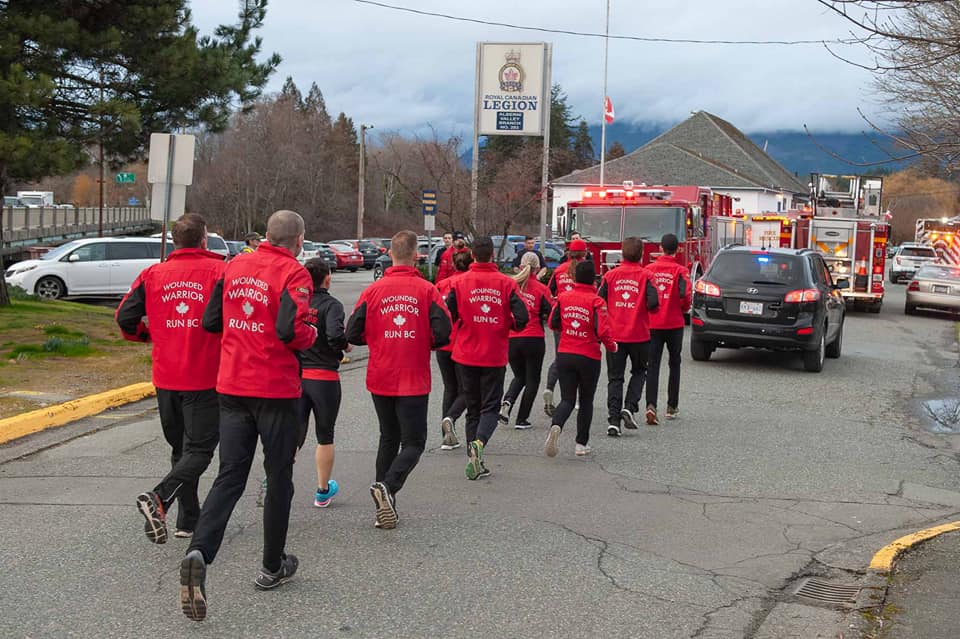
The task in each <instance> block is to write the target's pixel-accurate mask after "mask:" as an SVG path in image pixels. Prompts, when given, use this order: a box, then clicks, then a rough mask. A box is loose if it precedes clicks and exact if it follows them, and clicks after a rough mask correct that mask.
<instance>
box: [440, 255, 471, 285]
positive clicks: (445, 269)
mask: <svg viewBox="0 0 960 639" xmlns="http://www.w3.org/2000/svg"><path fill="white" fill-rule="evenodd" d="M457 250H458V249H457V248H456V247H454V246H448V247H447V249H446V250H445V251H444V252H443V253H441V254H440V268H438V269H437V277H436V279H435V282H436V283H437V284H439V283H440V282H442V281H443V280H445V279H447V278H448V277H450V276H451V275H453V274H454V273H456V272H457V269H456V267H455V266H454V265H453V256H454V254H455V253H456V252H457ZM459 250H460V251H464V252H465V251H469V250H470V249H467V248H462V249H459Z"/></svg>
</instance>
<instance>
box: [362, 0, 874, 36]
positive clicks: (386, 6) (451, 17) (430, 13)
mask: <svg viewBox="0 0 960 639" xmlns="http://www.w3.org/2000/svg"><path fill="white" fill-rule="evenodd" d="M353 1H354V2H356V3H358V4H366V5H372V6H375V7H381V8H384V9H392V10H394V11H404V12H406V13H414V14H417V15H421V16H430V17H432V18H443V19H445V20H454V21H456V22H472V23H474V24H483V25H487V26H492V27H505V28H507V29H521V30H524V31H539V32H542V33H559V34H562V35H572V36H583V37H587V38H605V37H609V38H610V39H612V40H631V41H634V42H660V43H667V44H732V45H738V44H739V45H761V46H762V45H775V46H797V45H810V44H816V45H825V44H827V41H826V40H695V39H690V38H659V37H645V36H631V35H613V34H611V35H609V36H607V35H605V34H603V33H592V32H590V31H570V30H567V29H550V28H547V27H533V26H529V25H521V24H510V23H508V22H495V21H492V20H481V19H479V18H467V17H464V16H455V15H450V14H447V13H438V12H435V11H424V10H422V9H412V8H410V7H401V6H397V5H392V4H387V3H385V2H376V1H375V0H353ZM859 42H860V41H859V40H841V39H838V40H831V41H830V43H831V44H857V43H859Z"/></svg>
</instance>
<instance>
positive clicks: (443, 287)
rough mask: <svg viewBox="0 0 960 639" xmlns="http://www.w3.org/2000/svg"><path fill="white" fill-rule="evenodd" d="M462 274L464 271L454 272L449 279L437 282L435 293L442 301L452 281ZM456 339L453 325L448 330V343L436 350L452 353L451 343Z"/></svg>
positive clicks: (448, 292)
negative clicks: (438, 294)
mask: <svg viewBox="0 0 960 639" xmlns="http://www.w3.org/2000/svg"><path fill="white" fill-rule="evenodd" d="M464 273H466V271H454V273H453V275H451V276H450V277H448V278H446V279H444V280H442V281H439V282H437V292H438V293H440V298H441V299H443V300H446V299H447V295H449V294H450V289H451V288H452V287H453V283H454V281H456V280H457V278H459V277H460V276H461V275H463V274H464ZM443 308H444V309H446V308H447V305H446V302H444V305H443ZM456 339H457V325H456V324H455V323H454V324H453V325H452V327H451V329H450V342H449V343H448V344H447V345H446V346H444V347H442V348H438V349H437V350H438V351H446V352H448V353H452V352H453V343H454V342H455V341H456Z"/></svg>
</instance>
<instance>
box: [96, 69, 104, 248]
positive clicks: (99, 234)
mask: <svg viewBox="0 0 960 639" xmlns="http://www.w3.org/2000/svg"><path fill="white" fill-rule="evenodd" d="M100 108H101V112H100V144H99V147H100V215H99V218H98V220H99V222H98V224H97V237H103V111H102V109H103V68H101V69H100Z"/></svg>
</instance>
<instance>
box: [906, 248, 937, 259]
mask: <svg viewBox="0 0 960 639" xmlns="http://www.w3.org/2000/svg"><path fill="white" fill-rule="evenodd" d="M900 256H901V257H936V256H937V252H936V251H934V250H933V249H932V248H929V247H926V246H904V247H903V248H902V249H900Z"/></svg>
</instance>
